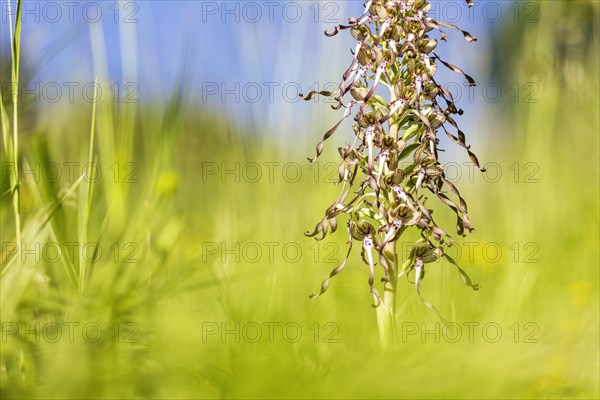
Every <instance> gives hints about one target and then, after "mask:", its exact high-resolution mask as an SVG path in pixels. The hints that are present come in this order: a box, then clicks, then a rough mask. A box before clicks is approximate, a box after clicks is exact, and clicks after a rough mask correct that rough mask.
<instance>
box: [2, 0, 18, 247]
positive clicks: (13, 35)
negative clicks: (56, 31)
mask: <svg viewBox="0 0 600 400" xmlns="http://www.w3.org/2000/svg"><path fill="white" fill-rule="evenodd" d="M7 3H8V4H7V7H8V8H7V9H8V10H9V13H8V14H9V15H10V16H11V19H10V20H9V32H10V42H11V54H12V64H11V67H12V68H11V74H12V87H13V90H12V104H13V115H12V120H13V127H12V128H13V129H12V132H13V135H12V145H11V146H10V147H9V146H7V144H8V140H6V138H5V139H4V144H5V150H6V152H7V158H8V160H10V162H11V163H12V165H13V170H12V173H11V174H10V178H9V179H10V186H11V192H12V205H13V211H14V214H15V233H16V241H17V248H18V249H20V248H21V207H20V199H19V118H18V104H19V56H20V49H21V4H22V1H21V0H19V1H18V2H17V15H16V19H15V26H14V32H13V24H12V10H13V5H12V4H11V2H10V1H8V0H7ZM3 125H4V124H3ZM2 131H3V133H4V134H3V136H4V135H8V129H6V127H4V126H3V129H2Z"/></svg>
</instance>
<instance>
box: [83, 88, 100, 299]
mask: <svg viewBox="0 0 600 400" xmlns="http://www.w3.org/2000/svg"><path fill="white" fill-rule="evenodd" d="M93 99H94V100H93V105H92V122H91V126H90V145H89V151H88V166H89V168H88V173H89V176H88V177H87V178H88V179H87V188H86V196H85V203H82V204H83V205H84V207H85V208H84V210H83V217H82V220H83V221H82V226H81V246H82V247H83V246H85V245H86V243H87V240H88V231H89V226H90V215H91V213H92V198H93V192H94V183H93V179H94V178H93V177H94V176H96V163H95V162H94V140H95V133H96V107H97V104H98V78H96V80H95V84H94V97H93ZM83 253H84V252H83V251H81V253H80V254H79V268H80V273H79V290H80V291H82V292H83V290H84V288H85V279H86V271H87V260H86V258H85V257H84V256H83Z"/></svg>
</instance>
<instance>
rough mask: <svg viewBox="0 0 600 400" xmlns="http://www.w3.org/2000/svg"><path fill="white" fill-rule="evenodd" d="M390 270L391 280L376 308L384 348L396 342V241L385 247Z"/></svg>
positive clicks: (380, 337) (387, 283)
mask: <svg viewBox="0 0 600 400" xmlns="http://www.w3.org/2000/svg"><path fill="white" fill-rule="evenodd" d="M386 253H387V254H390V255H392V257H386V261H387V262H388V266H389V268H390V271H389V281H387V282H385V284H384V288H383V302H382V303H381V304H379V306H378V307H377V308H376V311H377V325H378V327H379V340H380V342H381V346H382V348H384V349H386V348H389V347H390V346H392V345H393V344H394V341H395V331H396V288H397V283H398V256H397V254H396V243H388V244H387V245H386V247H385V249H384V254H386Z"/></svg>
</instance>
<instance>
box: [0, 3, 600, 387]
mask: <svg viewBox="0 0 600 400" xmlns="http://www.w3.org/2000/svg"><path fill="white" fill-rule="evenodd" d="M8 4H9V3H7V2H5V1H2V5H1V24H2V25H1V26H2V27H1V30H0V35H1V36H0V55H1V57H2V61H1V63H0V73H1V78H2V86H1V90H2V101H3V102H4V105H5V107H6V110H7V114H8V115H12V110H13V109H12V105H11V97H10V92H11V90H12V86H11V75H10V68H11V57H10V38H9V20H10V18H11V16H12V17H13V18H14V15H12V14H11V10H12V9H11V8H10V6H9V5H8ZM10 4H12V5H14V2H12V3H10ZM432 4H433V11H432V16H434V17H436V18H438V19H442V20H446V21H449V22H452V23H456V24H458V25H459V26H461V27H463V29H466V30H468V31H470V32H471V33H472V34H474V35H475V36H477V37H478V39H479V40H478V41H477V42H475V43H471V44H468V43H466V42H465V41H464V40H463V39H462V36H461V35H460V33H458V34H450V41H449V42H448V43H445V44H443V49H440V52H441V53H442V55H443V56H444V58H445V59H447V60H449V61H450V62H452V63H454V64H457V65H459V66H461V67H463V69H465V70H466V71H468V73H470V74H471V75H473V76H474V77H475V78H476V80H477V81H478V83H479V86H477V87H476V88H474V89H469V88H467V86H466V85H465V83H464V82H463V80H462V77H461V76H460V75H456V74H452V73H449V72H446V71H442V70H443V68H441V69H440V73H439V74H440V78H439V79H438V80H439V81H442V82H446V87H447V88H448V89H449V90H451V91H452V92H453V93H454V95H455V97H457V98H459V99H460V100H459V102H458V103H459V105H460V107H461V108H463V109H464V110H465V115H464V116H462V117H461V118H460V121H459V122H460V123H461V124H462V126H463V129H464V130H465V131H466V132H467V134H468V142H469V143H470V144H472V146H473V149H474V150H475V151H476V153H477V154H478V155H479V158H480V160H481V161H482V163H483V164H484V165H486V166H487V172H486V173H483V174H482V173H480V172H478V171H476V169H474V168H473V167H472V166H471V165H470V164H469V163H468V158H467V157H466V155H465V154H464V153H463V152H462V151H460V150H459V149H456V148H455V147H454V146H452V144H451V143H448V141H447V140H446V139H442V147H444V148H445V149H446V150H447V151H446V152H445V154H444V160H445V162H446V166H447V174H448V177H449V179H451V180H452V181H453V182H455V183H456V184H457V185H458V186H459V187H460V189H461V191H462V192H463V194H464V197H465V198H466V199H467V201H468V202H469V205H470V211H471V215H472V220H473V221H474V223H475V226H476V228H477V231H476V232H475V233H474V234H472V235H469V236H468V237H466V238H460V239H459V240H458V243H457V245H456V247H455V249H454V254H453V255H454V256H455V258H457V260H458V261H459V263H460V264H461V266H462V267H463V268H464V269H465V270H467V271H468V272H469V274H470V275H471V277H472V278H473V280H474V281H476V282H478V283H479V284H480V285H481V290H480V291H478V292H473V291H471V290H469V289H468V288H466V287H465V286H463V285H462V284H461V282H460V279H459V278H458V276H457V275H456V274H455V272H454V270H453V269H452V268H451V266H449V265H447V264H446V263H443V262H438V263H435V264H433V265H432V266H431V267H430V268H429V269H428V271H427V276H426V279H425V281H424V283H423V293H424V296H425V297H426V298H427V299H428V300H430V301H431V302H432V303H434V304H435V305H436V306H437V308H438V309H439V310H440V312H441V313H442V314H443V315H444V316H445V317H446V318H447V319H448V320H449V321H452V323H451V324H450V325H444V324H443V323H442V322H441V321H440V320H439V319H438V318H437V317H436V315H435V314H433V313H432V312H431V311H429V310H428V309H427V308H426V307H424V306H423V304H422V303H421V302H420V300H419V298H418V296H417V294H416V293H415V291H414V288H413V287H412V285H411V284H409V283H408V282H405V284H401V285H400V289H399V298H398V315H397V344H396V346H395V347H393V348H391V349H388V350H386V351H383V350H381V349H380V346H379V342H378V333H377V326H376V321H375V312H374V310H373V309H372V307H371V306H370V304H371V298H370V294H369V291H368V285H367V277H368V274H367V271H366V270H365V267H364V265H363V264H362V263H361V261H360V260H359V256H358V254H356V253H355V254H354V255H353V256H352V257H351V259H350V262H349V264H348V266H347V269H346V270H345V271H344V273H342V274H340V275H339V276H338V277H336V278H335V279H334V280H333V282H332V285H331V287H330V289H329V291H328V292H327V294H326V295H324V296H322V297H321V298H319V299H318V300H310V299H309V298H308V295H309V294H311V293H314V292H315V291H316V290H317V289H318V288H319V285H320V282H321V280H322V279H324V278H325V277H326V276H327V275H328V274H329V271H330V270H331V269H333V268H334V267H335V266H336V265H337V264H338V263H339V262H341V261H342V260H343V258H344V257H345V252H346V250H345V248H346V247H345V242H344V240H345V235H344V233H343V232H339V234H337V235H334V236H330V237H328V238H327V239H326V240H324V241H323V242H315V241H313V240H312V239H308V238H305V237H304V235H303V233H304V232H305V231H306V230H309V229H311V228H312V227H313V226H314V223H316V222H317V221H318V220H319V219H320V218H321V216H322V213H323V212H324V210H325V207H327V206H328V205H329V204H330V203H331V202H332V201H333V200H334V199H335V198H336V197H337V194H338V190H339V188H338V187H337V186H336V185H335V184H334V181H335V179H336V177H337V173H336V171H337V167H336V164H335V161H336V154H337V151H336V149H337V147H338V146H339V145H343V144H344V143H346V142H347V141H349V140H351V138H352V133H351V132H352V131H351V129H350V125H349V123H348V124H346V125H343V129H342V130H340V131H339V133H338V134H337V136H336V137H334V139H332V140H331V141H330V142H329V144H328V146H327V147H326V151H325V154H324V157H323V158H322V159H321V160H320V162H319V163H317V164H316V165H312V166H311V165H310V164H309V163H308V161H306V157H307V156H312V155H313V152H314V145H315V144H316V143H317V142H318V141H319V140H320V138H321V136H322V134H323V132H325V131H326V130H327V129H328V128H329V127H330V126H331V125H333V124H334V123H335V121H336V120H337V119H338V118H339V114H338V113H336V112H335V111H333V110H331V108H330V107H329V105H330V104H328V103H327V101H326V100H323V99H318V100H315V101H311V102H303V101H301V100H299V99H298V94H299V93H301V92H304V93H306V92H308V91H309V90H314V89H319V90H323V89H328V88H331V87H332V85H333V84H335V83H337V81H338V80H339V79H340V77H341V73H342V72H343V71H344V70H345V69H346V67H347V65H348V64H349V62H350V60H351V54H350V51H349V50H350V48H352V47H353V44H352V38H351V37H350V36H349V35H347V34H343V33H342V34H340V35H338V36H336V37H335V38H326V37H325V36H324V35H323V31H324V30H325V29H331V28H332V27H333V26H334V25H336V24H339V23H343V22H344V21H345V20H346V19H347V18H348V17H351V16H357V15H359V14H360V13H361V12H362V3H361V2H360V1H335V0H334V1H289V2H278V1H274V2H261V1H259V2H241V1H225V2H221V1H218V2H212V1H97V2H87V1H83V2H81V1H74V2H61V1H59V2H54V1H45V2H42V1H24V2H23V7H24V13H23V29H22V51H21V57H22V58H21V63H22V64H21V74H22V75H21V84H20V86H19V90H20V96H21V98H20V102H19V105H18V113H19V122H20V124H19V127H20V132H19V135H20V148H19V157H20V166H21V169H22V173H21V178H20V179H21V210H22V225H23V242H24V243H23V249H22V250H23V251H22V253H21V254H20V255H18V256H17V257H15V256H14V253H15V247H14V242H15V240H16V239H15V229H14V216H13V211H12V206H11V201H12V200H11V195H10V193H9V189H10V179H9V175H10V173H11V171H10V168H9V164H10V163H9V161H8V160H7V159H6V158H5V156H4V149H3V150H2V152H1V153H2V156H1V157H2V160H1V161H2V181H1V187H0V193H1V194H2V197H1V198H0V204H1V207H2V208H1V211H0V218H1V220H0V229H1V237H2V239H1V242H2V269H1V271H0V273H1V292H0V299H1V308H0V312H1V319H2V340H1V343H0V345H1V351H0V355H1V362H0V390H1V393H2V397H3V398H24V397H27V398H71V397H72V398H124V397H135V398H141V397H146V398H423V399H431V398H473V399H483V398H488V399H498V398H503V399H509V398H586V399H588V398H598V397H599V396H600V392H599V390H600V389H599V373H600V371H599V364H600V359H599V342H600V337H599V301H600V298H599V291H598V281H599V279H598V278H599V277H598V266H599V261H600V260H599V250H598V249H599V246H598V244H599V230H598V226H599V180H600V176H599V164H598V160H599V154H598V151H599V142H598V140H599V135H598V131H599V117H598V116H599V113H598V109H599V99H598V96H599V93H600V92H599V89H600V88H599V76H600V74H599V65H598V62H599V54H600V53H599V47H598V45H599V41H598V38H599V35H598V33H599V25H598V18H599V11H600V7H599V3H598V2H597V1H593V0H590V1H585V0H578V1H561V0H557V1H554V0H553V1H482V2H476V4H475V7H474V8H472V9H470V10H469V9H467V8H466V5H465V4H464V2H463V1H462V0H461V1H432ZM96 79H98V84H99V87H100V90H101V95H100V96H98V97H97V98H98V101H97V102H96V103H95V104H96V120H95V128H96V131H95V132H96V133H95V134H96V140H95V148H94V154H95V157H96V160H97V165H98V167H97V169H96V174H97V175H95V176H96V179H93V197H92V198H91V199H90V198H89V197H88V195H87V193H88V192H87V181H86V180H85V179H84V180H81V179H80V176H82V174H85V173H86V171H88V168H87V162H88V150H89V145H90V143H89V141H90V125H91V123H92V122H91V121H92V110H93V108H94V102H93V84H94V82H95V80H96ZM99 93H100V92H99ZM84 177H87V175H84ZM88 204H90V205H91V213H90V215H91V217H90V223H89V228H88V229H84V228H83V223H82V220H84V219H85V218H84V217H85V215H86V210H87V206H88ZM437 213H438V214H439V215H438V218H440V221H442V222H443V224H442V225H443V226H446V227H452V225H453V220H452V216H451V215H448V213H446V212H445V211H444V210H443V209H440V210H439V211H437ZM342 226H343V225H342ZM84 231H85V232H84ZM83 239H85V240H83ZM24 250H27V251H24ZM406 250H407V249H406V246H402V248H401V253H402V254H404V255H406ZM81 251H83V252H84V253H83V254H85V256H84V257H83V258H82V257H80V254H81ZM82 264H85V265H86V266H87V268H89V271H90V273H89V277H88V280H87V282H86V285H85V288H84V290H80V289H79V288H78V285H77V274H78V271H80V269H81V267H82Z"/></svg>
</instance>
